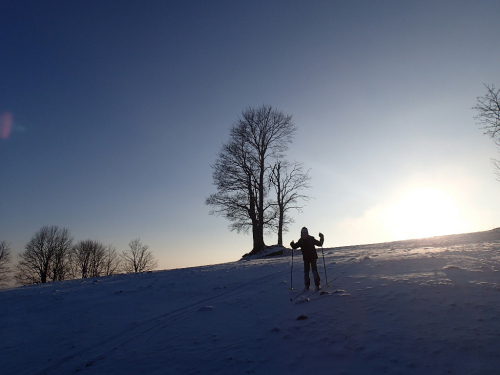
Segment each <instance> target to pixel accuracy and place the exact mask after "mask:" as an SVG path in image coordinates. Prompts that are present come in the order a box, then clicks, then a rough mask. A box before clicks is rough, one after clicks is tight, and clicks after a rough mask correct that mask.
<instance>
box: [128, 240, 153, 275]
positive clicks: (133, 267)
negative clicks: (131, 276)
mask: <svg viewBox="0 0 500 375" xmlns="http://www.w3.org/2000/svg"><path fill="white" fill-rule="evenodd" d="M128 246H129V248H128V249H127V250H124V251H123V252H122V261H123V270H124V271H125V272H144V271H152V270H154V269H155V268H156V267H157V266H158V261H157V260H155V258H154V256H153V253H152V252H151V251H150V250H148V249H149V246H147V245H143V244H142V243H141V240H140V239H139V238H137V239H135V240H132V241H130V242H129V244H128Z"/></svg>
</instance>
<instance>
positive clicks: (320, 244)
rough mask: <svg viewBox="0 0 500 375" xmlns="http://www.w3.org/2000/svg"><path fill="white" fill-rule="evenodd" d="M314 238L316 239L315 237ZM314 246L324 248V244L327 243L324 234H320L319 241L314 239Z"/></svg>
mask: <svg viewBox="0 0 500 375" xmlns="http://www.w3.org/2000/svg"><path fill="white" fill-rule="evenodd" d="M313 238H314V237H313ZM313 242H314V244H315V245H317V246H323V242H325V236H323V233H320V234H319V241H318V240H317V239H316V238H314V241H313Z"/></svg>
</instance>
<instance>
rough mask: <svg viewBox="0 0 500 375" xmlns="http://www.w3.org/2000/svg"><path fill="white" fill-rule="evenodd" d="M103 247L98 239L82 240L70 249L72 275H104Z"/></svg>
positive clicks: (79, 276) (83, 277) (83, 276)
mask: <svg viewBox="0 0 500 375" xmlns="http://www.w3.org/2000/svg"><path fill="white" fill-rule="evenodd" d="M105 255H106V251H105V247H104V245H103V244H102V243H100V242H99V241H94V240H84V241H80V242H78V243H77V244H76V245H75V246H74V247H73V249H72V250H71V255H70V259H71V265H72V269H73V275H74V276H75V277H78V278H82V279H85V278H88V277H99V276H103V275H104V268H105Z"/></svg>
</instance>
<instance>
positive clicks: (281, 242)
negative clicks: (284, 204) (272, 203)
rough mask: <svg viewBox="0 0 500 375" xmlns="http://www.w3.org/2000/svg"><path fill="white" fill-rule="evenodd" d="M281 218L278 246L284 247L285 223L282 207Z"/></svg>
mask: <svg viewBox="0 0 500 375" xmlns="http://www.w3.org/2000/svg"><path fill="white" fill-rule="evenodd" d="M279 215H280V217H279V221H278V245H280V246H283V221H284V217H283V216H284V214H283V209H282V208H281V207H280V214H279Z"/></svg>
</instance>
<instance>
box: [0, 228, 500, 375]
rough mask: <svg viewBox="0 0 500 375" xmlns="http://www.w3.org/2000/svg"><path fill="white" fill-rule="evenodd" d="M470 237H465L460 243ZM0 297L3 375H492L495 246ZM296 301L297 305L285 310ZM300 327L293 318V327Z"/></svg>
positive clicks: (29, 290)
mask: <svg viewBox="0 0 500 375" xmlns="http://www.w3.org/2000/svg"><path fill="white" fill-rule="evenodd" d="M466 236H469V237H466ZM470 236H471V235H460V237H459V238H455V237H453V238H455V240H453V241H452V240H450V238H452V237H448V236H447V237H442V238H441V237H438V238H434V239H425V240H413V241H400V242H394V243H387V244H374V245H361V246H351V247H342V248H335V249H326V248H325V249H324V254H325V260H326V268H327V274H328V282H329V284H330V287H329V288H327V287H326V280H325V278H324V275H323V271H324V270H323V263H322V262H323V259H322V255H321V249H319V251H318V254H319V257H320V259H319V260H318V266H319V267H318V268H319V271H320V275H321V276H322V284H323V290H324V291H325V292H327V293H325V294H323V295H321V294H320V293H315V294H313V295H312V296H310V297H309V298H310V300H309V301H307V300H306V298H307V295H306V296H305V297H306V298H304V300H303V301H302V300H300V299H297V300H296V301H294V302H290V298H291V297H293V296H296V295H297V294H298V293H299V291H300V289H302V262H301V259H300V258H298V257H297V260H295V263H294V268H293V269H294V275H293V276H294V277H293V283H294V285H293V287H294V290H292V291H290V290H289V287H290V285H289V282H290V260H291V259H290V257H289V256H288V255H287V254H285V255H284V256H280V257H273V258H268V259H262V260H252V261H239V262H234V263H227V264H221V265H214V266H204V267H196V268H188V269H178V270H170V271H158V272H153V273H145V274H137V275H117V276H112V277H105V278H99V279H85V280H71V281H67V282H58V283H51V284H45V285H35V286H31V287H23V288H16V289H10V290H4V291H0V301H1V302H0V303H1V304H2V314H1V316H2V319H1V320H0V332H2V334H1V336H0V352H1V353H2V355H1V357H0V368H1V369H2V374H37V375H52V374H137V373H144V374H246V373H250V374H251V373H254V374H273V373H291V374H304V373H308V372H316V373H318V374H423V373H425V374H481V375H485V374H498V373H499V371H500V370H498V369H499V368H500V352H498V347H500V317H499V316H498V312H499V308H500V301H499V298H500V293H499V292H500V276H499V273H498V272H497V269H498V266H499V261H500V252H499V250H500V236H498V240H496V239H495V238H493V239H492V238H489V237H488V238H487V239H483V240H480V239H479V240H478V239H476V240H474V238H471V237H470ZM295 302H299V303H295ZM299 316H302V319H300V320H297V318H298V317H299Z"/></svg>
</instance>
